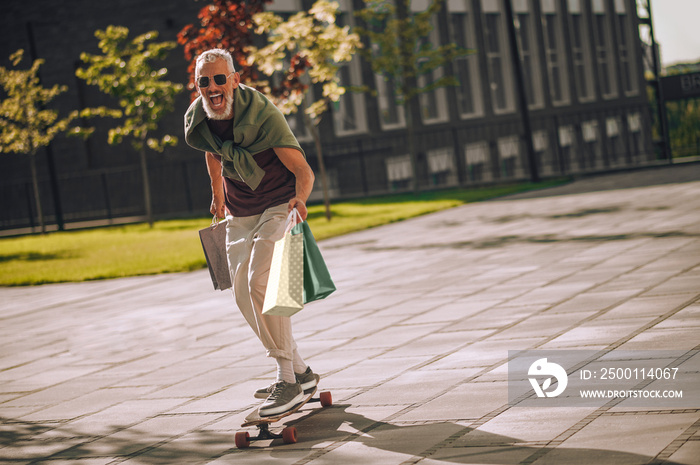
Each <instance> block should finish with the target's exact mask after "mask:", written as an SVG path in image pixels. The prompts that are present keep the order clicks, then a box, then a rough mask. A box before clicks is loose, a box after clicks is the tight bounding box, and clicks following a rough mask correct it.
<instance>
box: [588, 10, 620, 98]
mask: <svg viewBox="0 0 700 465" xmlns="http://www.w3.org/2000/svg"><path fill="white" fill-rule="evenodd" d="M593 41H594V43H595V57H596V67H597V68H598V80H599V81H600V88H601V93H602V94H603V98H607V99H610V98H614V97H615V96H617V86H616V85H615V66H614V62H613V55H612V39H611V31H610V28H609V27H608V16H607V15H606V9H605V2H604V1H603V0H593Z"/></svg>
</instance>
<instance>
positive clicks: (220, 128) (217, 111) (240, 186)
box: [185, 49, 319, 416]
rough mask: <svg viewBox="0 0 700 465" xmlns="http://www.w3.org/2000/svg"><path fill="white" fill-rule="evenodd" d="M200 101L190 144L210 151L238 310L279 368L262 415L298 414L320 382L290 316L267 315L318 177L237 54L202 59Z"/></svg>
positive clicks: (188, 119) (190, 116) (188, 129)
mask: <svg viewBox="0 0 700 465" xmlns="http://www.w3.org/2000/svg"><path fill="white" fill-rule="evenodd" d="M195 83H196V86H197V91H198V92H199V97H197V98H196V99H195V101H194V102H193V103H192V104H191V105H190V108H189V109H188V110H187V113H186V114H185V140H186V141H187V143H188V144H189V145H190V146H192V147H194V148H196V149H200V150H203V151H204V152H205V158H206V165H207V171H208V172H209V177H210V178H211V188H212V203H211V212H212V214H214V215H215V216H216V217H217V218H224V217H225V218H226V220H227V221H226V223H227V225H226V250H227V254H228V261H229V271H230V273H231V282H232V283H233V293H234V297H235V300H236V304H237V305H238V308H239V309H240V311H241V313H242V314H243V316H244V317H245V319H246V321H247V322H248V324H249V325H250V327H251V328H252V329H253V331H254V332H255V334H256V335H257V336H258V338H259V339H260V341H261V342H262V344H263V346H264V347H265V349H266V350H267V356H268V357H272V358H274V359H275V361H276V363H277V381H276V382H275V383H273V384H272V385H270V386H268V387H266V388H263V389H260V390H258V391H257V392H256V393H255V397H257V398H266V399H267V400H266V401H265V402H264V403H263V405H262V406H261V407H260V414H261V415H262V416H269V415H276V414H279V413H283V412H285V411H287V410H289V409H291V408H292V407H293V406H294V405H295V404H296V403H298V402H299V401H300V400H301V399H302V398H303V391H304V390H306V389H309V388H311V387H314V386H315V385H316V384H317V383H318V380H319V376H318V375H316V374H314V373H313V372H312V371H311V368H309V367H308V366H307V365H306V363H305V362H304V360H303V358H302V357H301V356H300V355H299V352H298V351H297V345H296V343H295V341H294V337H293V336H292V326H291V321H290V319H289V318H288V317H281V316H269V315H263V314H262V307H263V302H264V300H265V291H266V287H267V278H268V274H269V270H270V262H271V260H272V251H273V249H274V243H275V241H277V240H279V239H281V238H282V237H283V236H284V229H285V221H286V219H287V216H288V213H289V212H291V211H292V209H294V208H296V209H297V211H298V212H299V215H300V216H301V218H302V220H305V219H306V216H307V210H306V201H307V199H308V198H309V194H310V193H311V189H312V187H313V182H314V174H313V171H312V170H311V168H310V167H309V165H308V163H307V162H306V159H305V155H304V152H303V150H302V149H301V146H300V145H299V142H298V141H297V140H296V137H294V135H293V134H292V132H291V130H290V129H289V126H288V124H287V122H286V120H285V118H284V115H283V114H282V113H281V112H280V111H279V110H278V109H277V108H276V107H275V106H274V105H273V104H272V103H271V102H270V101H269V100H268V99H267V98H266V97H265V96H264V95H262V94H261V93H260V92H258V91H256V90H255V89H253V88H251V87H247V86H245V85H243V84H241V83H240V75H239V74H238V73H237V72H236V71H235V69H234V67H233V60H232V59H231V55H230V54H229V53H228V52H227V51H225V50H221V49H213V50H209V51H206V52H204V53H202V54H201V55H200V56H199V57H197V62H196V69H195Z"/></svg>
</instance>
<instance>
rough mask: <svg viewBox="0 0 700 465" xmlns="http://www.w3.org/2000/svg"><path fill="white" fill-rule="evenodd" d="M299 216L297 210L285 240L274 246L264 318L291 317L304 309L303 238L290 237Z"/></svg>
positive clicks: (288, 223)
mask: <svg viewBox="0 0 700 465" xmlns="http://www.w3.org/2000/svg"><path fill="white" fill-rule="evenodd" d="M297 215H298V213H297V211H296V209H294V210H293V211H292V212H291V213H290V215H289V218H287V227H286V228H285V233H284V237H283V238H282V239H280V240H278V241H277V242H275V249H274V251H273V253H272V263H271V264H270V275H269V277H268V279H267V291H266V292H265V302H264V303H263V314H265V315H279V316H292V315H294V314H295V313H296V312H298V311H299V310H301V309H302V308H304V237H303V235H302V234H296V235H292V233H291V229H292V227H293V226H294V225H296V218H297ZM292 218H293V220H292Z"/></svg>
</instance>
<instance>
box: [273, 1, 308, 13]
mask: <svg viewBox="0 0 700 465" xmlns="http://www.w3.org/2000/svg"><path fill="white" fill-rule="evenodd" d="M265 9H266V10H268V11H275V12H294V13H296V12H297V11H299V10H300V9H301V5H300V4H299V0H272V2H270V4H269V5H266V6H265Z"/></svg>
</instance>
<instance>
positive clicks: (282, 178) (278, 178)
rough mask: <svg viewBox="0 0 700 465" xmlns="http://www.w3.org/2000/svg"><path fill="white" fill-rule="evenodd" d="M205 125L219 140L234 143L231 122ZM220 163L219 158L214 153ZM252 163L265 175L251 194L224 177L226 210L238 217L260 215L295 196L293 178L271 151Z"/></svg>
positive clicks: (219, 121) (244, 186)
mask: <svg viewBox="0 0 700 465" xmlns="http://www.w3.org/2000/svg"><path fill="white" fill-rule="evenodd" d="M207 124H208V125H209V129H210V130H211V132H212V133H214V134H216V135H217V136H219V137H220V138H221V140H232V139H233V120H232V119H229V120H210V119H207ZM213 155H214V156H215V157H216V158H218V159H219V161H221V157H220V156H219V155H218V154H216V153H214V154H213ZM253 159H254V160H255V162H256V163H257V164H258V166H259V167H260V168H261V169H262V170H264V171H265V176H263V178H262V180H261V181H260V184H259V185H258V187H257V189H255V190H252V189H251V188H250V187H248V185H247V184H246V183H244V182H243V181H234V180H233V179H229V178H227V177H224V194H225V196H226V208H227V209H228V211H229V212H230V213H231V214H232V215H233V216H237V217H244V216H253V215H259V214H261V213H262V212H264V211H265V210H267V209H268V208H270V207H276V206H277V205H281V204H283V203H287V202H289V200H290V199H291V198H292V197H294V196H295V195H296V178H295V176H294V174H293V173H292V172H291V171H289V170H288V169H287V167H286V166H284V164H283V163H282V161H281V160H280V159H279V157H278V156H277V154H276V153H275V151H274V150H273V149H267V150H264V151H262V152H260V153H256V154H253Z"/></svg>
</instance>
